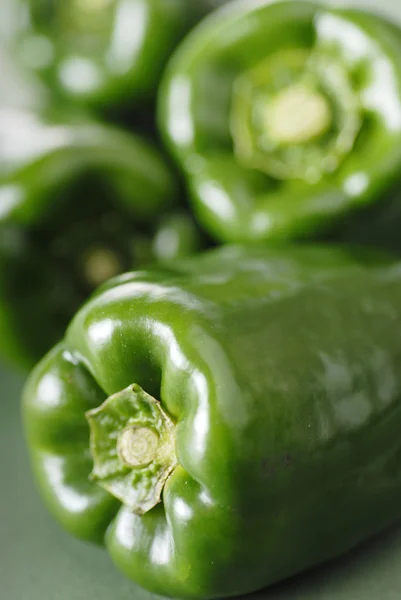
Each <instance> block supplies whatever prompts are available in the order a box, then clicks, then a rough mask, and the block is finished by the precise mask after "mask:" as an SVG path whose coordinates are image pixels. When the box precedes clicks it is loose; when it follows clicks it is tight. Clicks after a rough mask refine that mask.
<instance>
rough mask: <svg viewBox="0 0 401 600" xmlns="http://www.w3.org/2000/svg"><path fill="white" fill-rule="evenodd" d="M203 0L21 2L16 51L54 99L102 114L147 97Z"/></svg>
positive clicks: (202, 8)
mask: <svg viewBox="0 0 401 600" xmlns="http://www.w3.org/2000/svg"><path fill="white" fill-rule="evenodd" d="M209 8H210V6H209V2H208V0H199V1H197V2H187V0H168V1H166V0H130V1H126V0H111V1H107V0H105V1H100V2H99V1H97V2H93V1H91V0H82V1H80V2H77V1H76V0H66V1H64V2H59V1H58V0H50V1H47V2H39V3H38V2H36V0H22V2H21V27H20V31H19V32H18V35H17V36H16V44H15V46H16V52H17V54H18V56H19V58H20V60H21V62H22V63H23V64H25V65H26V66H27V67H28V68H29V69H30V70H33V71H34V72H36V73H38V74H39V75H41V76H42V77H43V78H44V80H45V81H46V82H47V83H48V84H49V87H51V88H52V89H53V90H54V91H55V92H56V94H58V95H59V96H60V97H61V98H66V99H68V100H69V101H70V102H71V101H72V102H75V103H78V104H81V105H85V106H90V107H93V108H95V109H107V108H111V107H116V106H121V105H122V106H124V105H125V106H127V105H130V106H132V102H136V103H140V102H142V101H144V100H145V101H148V100H149V98H151V97H153V96H154V94H155V91H156V89H157V86H158V83H159V79H160V75H161V72H162V70H163V68H164V66H165V64H166V62H167V59H168V57H169V56H170V54H171V52H172V51H173V50H174V48H175V46H176V45H177V44H178V42H179V41H180V39H181V38H182V37H183V36H184V34H185V33H186V32H187V31H188V29H190V28H191V26H192V25H193V24H194V23H196V21H197V20H199V18H200V17H201V16H203V14H205V13H206V12H207V10H208V9H209Z"/></svg>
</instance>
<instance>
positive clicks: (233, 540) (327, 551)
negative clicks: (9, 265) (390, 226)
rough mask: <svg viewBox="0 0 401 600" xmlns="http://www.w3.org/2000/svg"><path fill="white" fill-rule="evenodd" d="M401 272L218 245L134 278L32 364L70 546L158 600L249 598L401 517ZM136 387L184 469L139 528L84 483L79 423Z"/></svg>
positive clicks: (39, 449) (354, 261)
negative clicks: (171, 435)
mask: <svg viewBox="0 0 401 600" xmlns="http://www.w3.org/2000/svg"><path fill="white" fill-rule="evenodd" d="M400 318H401V268H400V265H399V264H398V263H389V262H387V261H381V262H380V264H379V263H377V262H376V259H373V258H372V259H365V258H364V257H357V256H355V255H354V256H353V255H352V252H348V251H347V250H340V249H338V250H333V249H330V248H320V249H319V248H307V247H304V248H302V247H300V248H287V249H282V250H270V251H263V250H261V251H257V250H249V249H248V250H244V249H241V248H225V249H220V250H218V251H214V252H210V253H207V254H205V255H203V256H201V257H197V258H193V259H188V260H186V261H180V262H176V263H175V265H174V264H172V265H171V266H170V267H169V268H167V267H166V268H165V269H164V270H162V269H159V270H157V269H154V270H151V271H148V272H137V273H131V274H130V273H128V274H126V275H124V276H121V277H120V278H118V279H116V280H114V281H112V282H110V283H109V284H106V285H105V286H104V287H103V288H102V290H100V291H99V292H98V293H97V294H95V296H94V297H93V298H92V299H91V300H90V301H89V302H88V303H87V304H86V305H85V306H84V307H83V308H82V309H81V310H80V311H79V312H78V314H77V315H76V317H75V319H74V320H73V322H72V324H71V326H70V328H69V329H68V331H67V334H66V337H65V339H64V341H63V342H62V343H61V344H60V345H59V346H57V347H56V348H55V349H54V350H53V351H52V352H51V353H50V354H49V355H48V356H46V357H45V358H44V359H43V361H42V362H41V363H40V364H39V365H38V367H37V368H36V369H35V371H34V372H33V373H32V375H31V376H30V378H29V380H28V383H27V385H26V388H25V391H24V404H23V415H24V420H25V427H26V435H27V439H28V444H29V448H30V452H31V457H32V464H33V468H34V471H35V474H36V477H37V481H38V485H39V489H40V490H41V493H42V495H43V497H44V499H45V501H46V503H47V505H48V507H49V509H50V510H51V511H52V513H53V514H54V515H55V517H56V518H57V519H58V521H59V522H60V523H61V524H62V525H63V526H64V527H65V528H66V529H67V530H69V531H70V532H71V533H73V534H74V535H77V536H79V537H81V538H84V539H88V540H93V541H103V540H104V541H105V543H106V545H107V548H108V551H109V552H110V554H111V557H112V559H113V561H114V562H115V563H116V565H117V566H118V567H119V568H120V569H121V570H122V571H123V572H124V573H125V574H126V575H128V576H129V577H131V578H132V579H133V580H134V581H136V582H137V583H139V584H140V585H142V586H144V587H146V588H148V589H150V590H152V591H154V592H157V593H161V594H163V595H166V594H167V595H171V596H184V597H196V598H208V597H216V598H219V597H222V596H230V595H236V594H242V593H246V592H250V591H252V590H256V589H258V588H261V587H263V586H265V585H268V584H271V583H273V582H275V581H277V580H280V579H283V578H285V577H288V576H291V575H293V574H294V573H297V572H299V571H302V570H303V569H306V568H309V567H312V566H313V565H316V564H318V563H321V562H324V561H326V560H329V559H331V558H333V557H336V556H338V555H340V554H342V553H344V552H346V551H347V550H348V549H350V548H352V547H354V546H355V545H357V544H358V543H359V542H361V541H362V540H364V539H366V538H367V537H369V536H371V535H373V534H374V533H376V532H378V531H380V530H381V529H383V528H384V527H386V526H387V525H389V524H390V523H392V522H394V521H395V520H396V519H398V518H399V517H400V516H401V502H400V499H401V472H400V468H399V456H400V452H401V439H400V436H399V431H400V427H401V378H400V375H399V356H400V352H401V338H400V336H399V331H398V330H399V327H398V325H399V322H400ZM134 383H135V384H138V385H139V386H141V388H142V389H143V390H145V391H146V392H147V393H148V394H151V395H152V396H153V397H154V398H156V399H158V400H160V401H161V405H162V407H163V409H164V410H165V411H166V413H167V414H168V415H169V416H170V418H171V419H172V420H173V422H174V423H175V425H176V429H175V432H176V442H175V448H176V457H177V460H178V466H177V467H176V468H175V470H174V471H173V473H172V475H171V476H170V478H169V479H168V481H167V483H166V485H165V487H164V490H163V494H162V503H161V504H159V505H158V506H156V507H155V508H153V509H152V510H150V511H149V512H147V513H146V514H145V515H144V516H138V515H136V514H134V513H133V512H132V510H131V509H128V508H127V507H125V506H124V505H123V504H121V503H119V502H117V501H116V500H114V498H113V497H112V496H111V495H109V494H108V493H107V492H105V491H104V490H103V489H101V487H99V486H98V485H97V484H96V482H95V481H93V480H90V479H89V477H90V473H91V471H92V468H93V461H91V458H90V454H89V427H88V423H87V421H86V418H85V412H86V411H88V410H89V411H92V410H93V409H95V408H96V407H99V406H100V405H101V404H103V402H104V400H105V399H106V397H110V396H112V395H114V394H118V393H119V392H121V391H122V390H125V389H126V388H128V387H129V386H131V385H132V384H134Z"/></svg>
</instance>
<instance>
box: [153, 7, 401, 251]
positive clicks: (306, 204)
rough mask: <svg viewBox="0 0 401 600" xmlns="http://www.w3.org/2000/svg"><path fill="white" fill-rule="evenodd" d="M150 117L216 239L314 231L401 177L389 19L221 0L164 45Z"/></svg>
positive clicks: (397, 66)
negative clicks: (163, 68)
mask: <svg viewBox="0 0 401 600" xmlns="http://www.w3.org/2000/svg"><path fill="white" fill-rule="evenodd" d="M159 121H160V126H161V128H162V129H163V131H164V135H165V138H166V141H167V143H168V144H169V146H170V148H171V151H172V152H173V154H174V155H175V157H176V159H177V160H178V162H179V163H180V165H181V167H182V169H183V170H184V172H185V174H186V177H187V181H188V186H189V188H190V190H191V194H192V196H193V202H194V208H195V211H196V213H197V215H198V217H199V220H200V221H201V222H202V223H203V225H204V227H205V228H206V229H207V230H209V232H210V233H211V234H212V235H213V236H214V237H215V238H216V239H218V240H222V241H231V242H233V241H234V242H246V243H249V242H259V243H266V242H269V241H282V240H289V239H294V238H296V239H299V238H305V237H314V236H316V235H317V234H319V235H320V234H321V233H322V232H324V231H326V230H327V229H330V228H331V226H332V225H333V223H334V222H336V221H340V220H342V219H343V218H344V217H345V216H347V215H348V214H350V213H354V212H355V211H358V212H361V211H363V210H364V208H365V207H368V206H370V205H372V204H377V205H379V204H380V202H381V195H382V193H383V192H384V191H386V190H388V189H389V188H390V187H391V186H392V185H393V184H395V183H396V182H397V181H399V179H400V172H401V35H400V32H399V31H398V30H397V29H396V28H395V27H394V26H393V25H392V24H389V23H387V22H385V21H384V20H383V19H381V18H379V17H377V16H376V15H371V14H368V13H364V12H361V11H357V10H349V9H344V10H340V9H329V8H324V7H322V6H321V5H317V4H314V3H311V2H293V1H288V2H273V3H272V2H270V0H266V1H264V0H258V1H254V2H253V1H249V2H235V3H232V5H229V6H226V7H223V8H222V9H220V10H218V11H216V12H215V13H213V14H212V15H210V16H209V17H208V18H207V19H205V20H204V22H203V23H202V24H200V25H199V26H198V27H197V28H195V29H194V30H193V31H192V32H191V33H190V34H189V35H188V37H187V38H186V40H185V41H184V42H183V44H182V45H181V46H180V48H179V49H178V50H177V53H176V54H175V55H174V57H173V58H172V60H171V62H170V65H169V67H168V69H167V73H166V75H165V79H164V82H163V83H162V86H161V90H160V102H159Z"/></svg>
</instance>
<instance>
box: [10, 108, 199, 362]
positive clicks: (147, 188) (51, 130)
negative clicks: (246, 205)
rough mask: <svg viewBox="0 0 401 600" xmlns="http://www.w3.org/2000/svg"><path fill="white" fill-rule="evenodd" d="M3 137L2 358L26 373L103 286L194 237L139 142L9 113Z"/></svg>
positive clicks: (161, 164) (160, 163)
mask: <svg viewBox="0 0 401 600" xmlns="http://www.w3.org/2000/svg"><path fill="white" fill-rule="evenodd" d="M0 138H1V142H2V143H1V148H0V351H1V354H2V355H3V356H5V357H6V358H8V359H10V360H11V361H14V362H16V363H19V364H21V365H33V364H34V363H35V362H37V361H38V360H39V359H40V358H41V357H42V356H43V355H44V354H45V352H47V351H48V350H49V349H50V348H51V347H52V346H53V345H54V344H55V343H56V342H57V341H58V340H59V339H60V338H61V337H62V335H63V333H64V330H65V327H66V326H67V324H68V322H69V320H70V318H71V317H72V315H73V314H74V312H75V311H76V309H77V308H78V306H79V305H80V304H81V303H82V302H83V301H84V300H85V299H86V297H87V296H88V295H89V294H90V293H91V291H92V290H93V289H94V288H96V287H97V286H98V285H99V284H100V283H102V282H103V281H105V280H106V279H108V278H109V277H110V276H112V275H116V274H117V273H121V272H124V271H126V270H129V269H132V268H135V267H138V266H142V265H144V264H148V263H150V262H152V261H158V260H166V259H171V258H175V257H177V256H185V255H186V254H189V253H191V252H193V251H195V250H197V249H198V248H199V246H200V244H201V239H200V236H199V233H198V230H197V228H196V226H195V223H194V222H193V221H192V219H191V218H190V216H189V215H186V214H185V212H182V210H181V209H180V208H179V207H178V208H174V205H175V204H177V200H178V196H179V190H178V189H177V185H176V182H175V179H174V177H173V175H172V173H171V171H170V169H169V167H168V165H167V164H166V163H165V161H164V159H163V157H162V156H161V155H159V152H158V151H157V150H156V149H154V148H153V147H152V146H150V145H149V144H148V143H147V142H145V141H143V140H142V139H140V138H138V137H136V136H134V135H132V134H128V133H125V132H124V131H121V130H119V129H117V128H113V127H110V126H106V125H101V124H99V123H95V122H91V121H88V120H79V121H74V122H73V121H71V122H70V121H66V120H58V121H44V120H42V119H41V118H39V117H38V116H37V115H36V114H34V113H33V112H29V111H21V110H9V109H4V110H1V111H0ZM170 211H173V213H172V214H171V215H170Z"/></svg>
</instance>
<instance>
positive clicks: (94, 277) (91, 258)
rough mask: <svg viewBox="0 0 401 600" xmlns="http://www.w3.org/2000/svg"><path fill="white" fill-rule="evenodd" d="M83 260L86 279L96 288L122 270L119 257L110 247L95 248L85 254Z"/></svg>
mask: <svg viewBox="0 0 401 600" xmlns="http://www.w3.org/2000/svg"><path fill="white" fill-rule="evenodd" d="M82 261H83V267H84V275H85V279H86V281H87V282H88V283H89V285H90V286H91V287H94V288H96V287H98V286H99V285H101V284H102V283H104V282H105V281H107V280H108V279H111V277H115V276H116V275H118V274H119V273H121V270H122V265H121V261H120V259H119V257H118V256H117V254H116V252H113V251H112V250H110V249H109V248H93V249H91V250H90V251H89V252H88V253H86V254H85V255H84V256H83V258H82Z"/></svg>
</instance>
